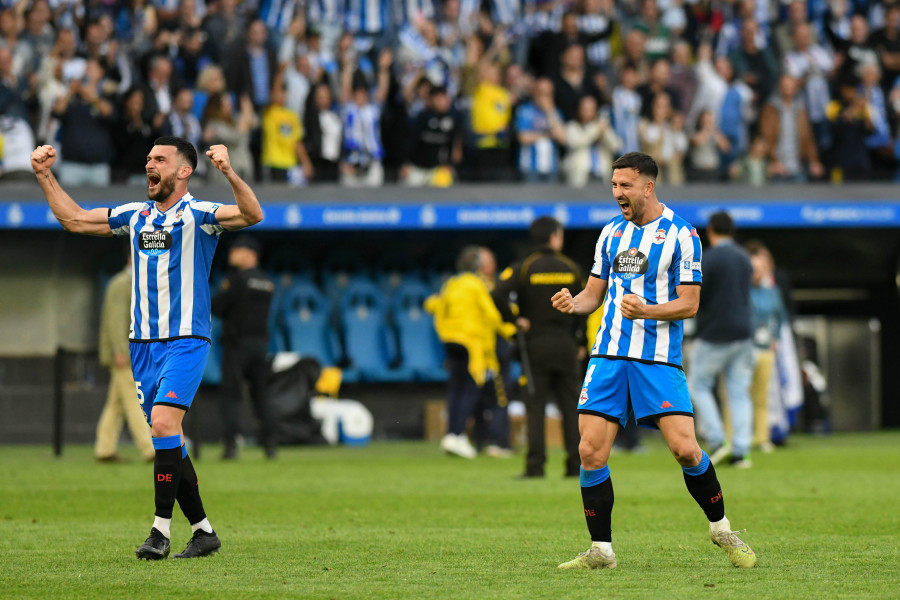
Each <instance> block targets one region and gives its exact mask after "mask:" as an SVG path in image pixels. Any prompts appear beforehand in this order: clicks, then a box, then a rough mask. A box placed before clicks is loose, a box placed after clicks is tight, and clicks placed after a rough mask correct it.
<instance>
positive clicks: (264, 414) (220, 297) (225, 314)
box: [212, 235, 277, 460]
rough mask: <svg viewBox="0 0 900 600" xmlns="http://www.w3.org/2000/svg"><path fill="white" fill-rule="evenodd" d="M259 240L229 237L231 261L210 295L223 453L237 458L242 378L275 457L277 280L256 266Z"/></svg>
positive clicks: (261, 434)
mask: <svg viewBox="0 0 900 600" xmlns="http://www.w3.org/2000/svg"><path fill="white" fill-rule="evenodd" d="M260 252H261V246H260V243H259V242H258V241H257V240H256V239H255V238H252V237H250V236H247V235H242V236H240V237H238V238H237V239H235V240H234V242H232V244H231V247H230V248H229V251H228V265H229V267H231V270H230V271H229V273H228V275H227V276H226V278H225V279H224V280H223V281H222V285H221V286H220V288H219V290H218V292H217V293H216V295H215V297H214V298H213V299H212V313H213V314H214V315H216V316H217V317H220V318H221V319H222V324H223V333H222V350H223V352H222V420H223V424H224V429H225V436H224V437H225V440H224V442H225V452H224V454H223V456H222V458H224V459H226V460H227V459H235V458H237V436H238V434H239V433H240V421H241V417H240V414H241V400H242V398H243V389H244V382H245V381H246V382H247V384H248V387H249V390H250V399H251V401H252V402H253V410H254V412H255V413H256V418H257V419H258V420H259V443H260V445H261V446H262V447H263V448H264V449H265V452H266V456H267V457H268V458H275V455H276V453H277V450H276V448H277V440H276V438H275V429H274V420H273V417H272V414H271V410H270V407H269V405H268V399H267V397H266V385H267V381H268V376H269V362H268V359H267V356H266V352H267V349H268V346H269V328H268V321H269V310H270V309H271V305H272V296H273V295H274V293H275V284H274V282H273V281H272V280H271V279H270V278H269V276H268V275H266V273H265V271H263V270H262V269H261V268H260V267H259V256H260Z"/></svg>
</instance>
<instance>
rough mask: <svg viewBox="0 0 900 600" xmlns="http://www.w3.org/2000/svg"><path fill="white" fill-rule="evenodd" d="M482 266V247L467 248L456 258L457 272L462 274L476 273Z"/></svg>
mask: <svg viewBox="0 0 900 600" xmlns="http://www.w3.org/2000/svg"><path fill="white" fill-rule="evenodd" d="M480 266H481V247H480V246H466V247H465V248H463V249H462V250H461V251H460V253H459V256H458V257H457V258H456V270H457V271H458V272H460V273H463V272H465V273H474V272H476V271H477V270H478V268H479V267H480Z"/></svg>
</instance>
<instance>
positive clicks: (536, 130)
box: [516, 79, 566, 183]
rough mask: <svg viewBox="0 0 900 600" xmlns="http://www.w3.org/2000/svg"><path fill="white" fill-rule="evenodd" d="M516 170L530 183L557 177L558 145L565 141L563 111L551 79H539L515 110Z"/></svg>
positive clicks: (552, 179) (551, 180)
mask: <svg viewBox="0 0 900 600" xmlns="http://www.w3.org/2000/svg"><path fill="white" fill-rule="evenodd" d="M516 134H517V136H518V140H519V173H520V174H521V176H522V179H523V180H524V181H526V182H529V183H534V182H553V181H557V178H558V177H559V145H560V144H565V143H566V128H565V124H564V121H563V116H562V113H561V112H560V111H559V109H557V108H556V105H555V104H554V103H553V82H552V81H550V80H549V79H538V80H537V81H536V82H535V84H534V92H533V94H532V99H531V101H529V102H526V103H525V104H523V105H522V106H520V107H519V108H518V109H517V110H516Z"/></svg>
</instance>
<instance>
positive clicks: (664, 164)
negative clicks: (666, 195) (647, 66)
mask: <svg viewBox="0 0 900 600" xmlns="http://www.w3.org/2000/svg"><path fill="white" fill-rule="evenodd" d="M640 139H641V152H644V153H645V154H649V155H650V156H652V157H653V158H655V159H656V162H657V163H658V164H659V176H658V177H657V181H659V182H660V183H665V184H667V185H682V184H684V156H685V155H686V154H687V151H688V138H687V134H685V132H684V117H683V116H682V115H680V114H678V113H675V112H674V111H673V110H672V104H671V102H670V101H669V95H668V94H657V95H656V96H655V97H654V99H653V118H652V119H641V123H640Z"/></svg>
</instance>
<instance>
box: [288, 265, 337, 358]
mask: <svg viewBox="0 0 900 600" xmlns="http://www.w3.org/2000/svg"><path fill="white" fill-rule="evenodd" d="M278 311H279V319H280V322H281V323H282V326H283V327H284V331H285V337H286V342H287V346H288V350H290V351H291V352H297V353H298V354H301V355H303V356H310V357H312V358H315V359H316V360H318V361H319V363H321V364H322V365H327V366H334V365H336V364H337V363H338V362H339V361H340V343H339V340H338V337H337V333H336V332H335V330H334V328H333V327H332V325H331V314H330V313H331V311H330V308H329V304H328V300H327V299H326V298H325V296H324V294H322V292H321V291H319V289H318V288H317V287H316V286H315V285H313V284H311V283H307V282H303V281H298V282H294V283H293V284H291V286H290V287H288V288H286V289H285V290H283V292H282V294H281V300H280V302H279V307H278Z"/></svg>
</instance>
